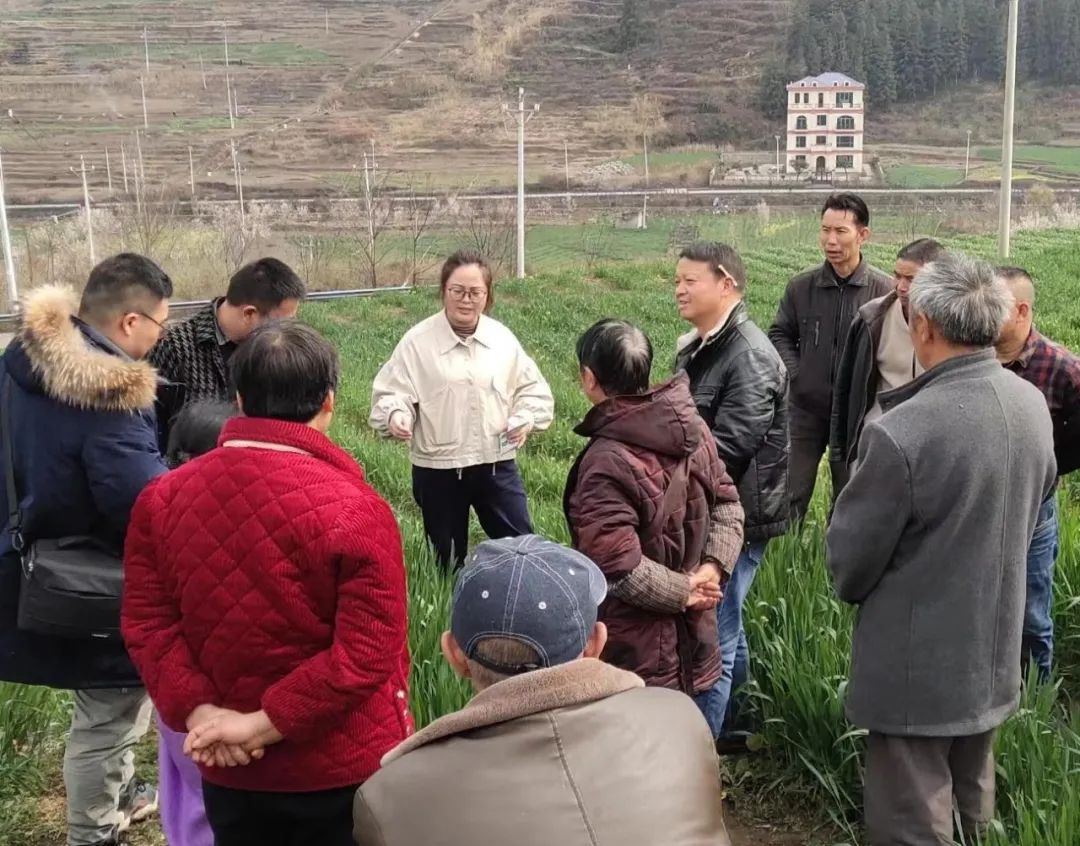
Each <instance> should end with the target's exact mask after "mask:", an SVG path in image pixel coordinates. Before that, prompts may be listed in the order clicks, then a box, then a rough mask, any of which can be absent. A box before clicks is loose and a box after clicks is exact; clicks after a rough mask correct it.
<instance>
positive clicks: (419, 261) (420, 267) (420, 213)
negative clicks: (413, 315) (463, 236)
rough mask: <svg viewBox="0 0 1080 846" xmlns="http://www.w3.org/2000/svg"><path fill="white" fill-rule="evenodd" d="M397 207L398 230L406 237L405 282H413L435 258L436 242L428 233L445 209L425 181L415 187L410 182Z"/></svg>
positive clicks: (411, 283) (426, 271)
mask: <svg viewBox="0 0 1080 846" xmlns="http://www.w3.org/2000/svg"><path fill="white" fill-rule="evenodd" d="M399 209H400V222H401V229H402V232H403V233H404V235H405V236H406V238H407V243H406V256H405V259H406V277H407V278H406V280H405V281H406V282H407V283H408V284H409V285H416V284H418V283H419V282H420V280H421V279H422V278H423V277H424V276H426V275H427V273H428V272H429V271H430V270H432V269H433V268H434V267H435V265H436V264H437V263H438V261H439V254H438V244H437V243H436V241H435V239H434V238H433V237H431V235H432V229H434V227H435V226H436V225H437V224H438V221H439V219H440V218H441V217H442V216H443V214H444V212H445V204H444V203H442V202H441V201H440V200H439V198H438V196H437V195H436V193H435V192H434V190H433V189H432V187H431V185H430V182H425V183H424V184H423V185H422V186H420V187H419V190H418V189H417V185H416V184H415V183H413V184H412V185H410V187H409V190H408V193H407V195H406V196H405V197H403V198H402V203H401V204H400V205H399Z"/></svg>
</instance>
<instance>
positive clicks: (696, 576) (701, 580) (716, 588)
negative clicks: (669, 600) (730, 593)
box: [686, 559, 727, 611]
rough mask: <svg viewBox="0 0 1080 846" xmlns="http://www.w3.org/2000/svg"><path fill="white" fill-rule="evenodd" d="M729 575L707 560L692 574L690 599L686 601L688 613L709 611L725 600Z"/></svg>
mask: <svg viewBox="0 0 1080 846" xmlns="http://www.w3.org/2000/svg"><path fill="white" fill-rule="evenodd" d="M726 582H727V574H726V573H723V572H722V571H721V569H720V566H719V564H717V563H716V562H715V561H712V560H711V559H710V560H707V561H705V562H703V563H702V564H701V566H700V567H698V568H697V569H696V570H694V571H693V572H692V573H691V574H690V598H689V599H688V600H687V601H686V608H687V610H688V611H708V610H709V609H711V608H715V607H716V606H717V605H719V604H720V600H722V599H723V598H724V587H723V586H724V584H725V583H726Z"/></svg>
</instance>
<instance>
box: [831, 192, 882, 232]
mask: <svg viewBox="0 0 1080 846" xmlns="http://www.w3.org/2000/svg"><path fill="white" fill-rule="evenodd" d="M827 211H840V212H851V216H852V217H854V218H855V222H856V223H857V224H858V225H859V226H869V225H870V209H868V208H867V207H866V200H864V199H863V198H862V197H860V196H859V195H858V194H852V193H849V192H846V191H845V192H843V193H841V194H830V195H829V198H828V199H827V200H826V201H825V205H824V206H822V207H821V215H822V217H824V216H825V212H827Z"/></svg>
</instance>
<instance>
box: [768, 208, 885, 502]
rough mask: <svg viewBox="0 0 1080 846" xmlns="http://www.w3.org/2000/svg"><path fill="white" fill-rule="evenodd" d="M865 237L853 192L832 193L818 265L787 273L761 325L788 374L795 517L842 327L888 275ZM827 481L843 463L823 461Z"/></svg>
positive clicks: (814, 464)
mask: <svg viewBox="0 0 1080 846" xmlns="http://www.w3.org/2000/svg"><path fill="white" fill-rule="evenodd" d="M869 238H870V211H869V210H868V209H867V207H866V203H865V202H863V200H862V198H861V197H858V196H856V195H855V194H834V195H833V196H831V197H829V199H828V200H826V201H825V207H824V208H823V209H822V212H821V236H820V242H821V250H822V252H823V253H825V263H824V264H822V265H821V266H820V267H815V268H813V269H812V270H808V271H806V272H805V273H800V274H799V275H798V276H796V277H795V278H793V279H792V280H791V281H790V282H789V283H788V286H787V290H786V291H785V292H784V297H783V299H782V300H781V301H780V307H779V309H777V312H776V319H775V320H774V321H773V325H772V327H771V328H770V329H769V340H771V341H772V342H773V345H774V346H775V347H776V350H777V352H779V353H780V357H781V358H783V360H784V364H785V365H786V366H787V372H788V376H789V377H790V379H791V394H790V397H789V411H790V417H789V425H790V430H791V469H790V472H789V476H788V495H789V498H790V501H791V515H792V518H793V519H794V520H797V521H798V520H802V519H803V518H804V517H805V516H806V511H807V509H808V508H809V506H810V500H811V498H812V497H813V495H814V485H815V484H816V482H817V473H818V465H819V464H820V463H821V457H822V456H823V455H824V454H825V451H826V450H827V449H828V446H829V423H830V418H831V416H832V397H833V385H834V383H835V381H836V371H837V368H838V367H839V365H840V355H841V353H843V351H844V341H845V340H846V339H847V332H848V327H850V326H851V321H852V320H853V319H854V317H855V313H856V312H857V311H858V310H859V308H860V307H862V306H863V305H865V304H866V303H867V302H869V301H870V300H873V299H876V298H877V297H883V296H885V295H886V294H888V293H889V292H890V291H892V289H893V281H892V279H891V278H889V277H888V276H886V275H885V274H884V273H882V272H881V271H880V270H877V269H876V268H874V267H871V266H870V264H869V263H868V262H867V261H866V259H864V258H863V256H862V246H863V244H865V243H866V241H867V240H868V239H869ZM830 469H831V470H832V478H833V486H834V487H842V486H843V483H844V481H845V480H846V471H847V465H846V464H843V463H841V462H831V463H830Z"/></svg>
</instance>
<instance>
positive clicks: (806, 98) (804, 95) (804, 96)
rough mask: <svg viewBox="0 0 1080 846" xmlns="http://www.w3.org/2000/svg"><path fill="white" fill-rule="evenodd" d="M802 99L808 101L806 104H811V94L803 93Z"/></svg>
mask: <svg viewBox="0 0 1080 846" xmlns="http://www.w3.org/2000/svg"><path fill="white" fill-rule="evenodd" d="M802 101H803V102H804V103H806V105H808V106H809V105H810V95H809V94H803V95H802Z"/></svg>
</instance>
